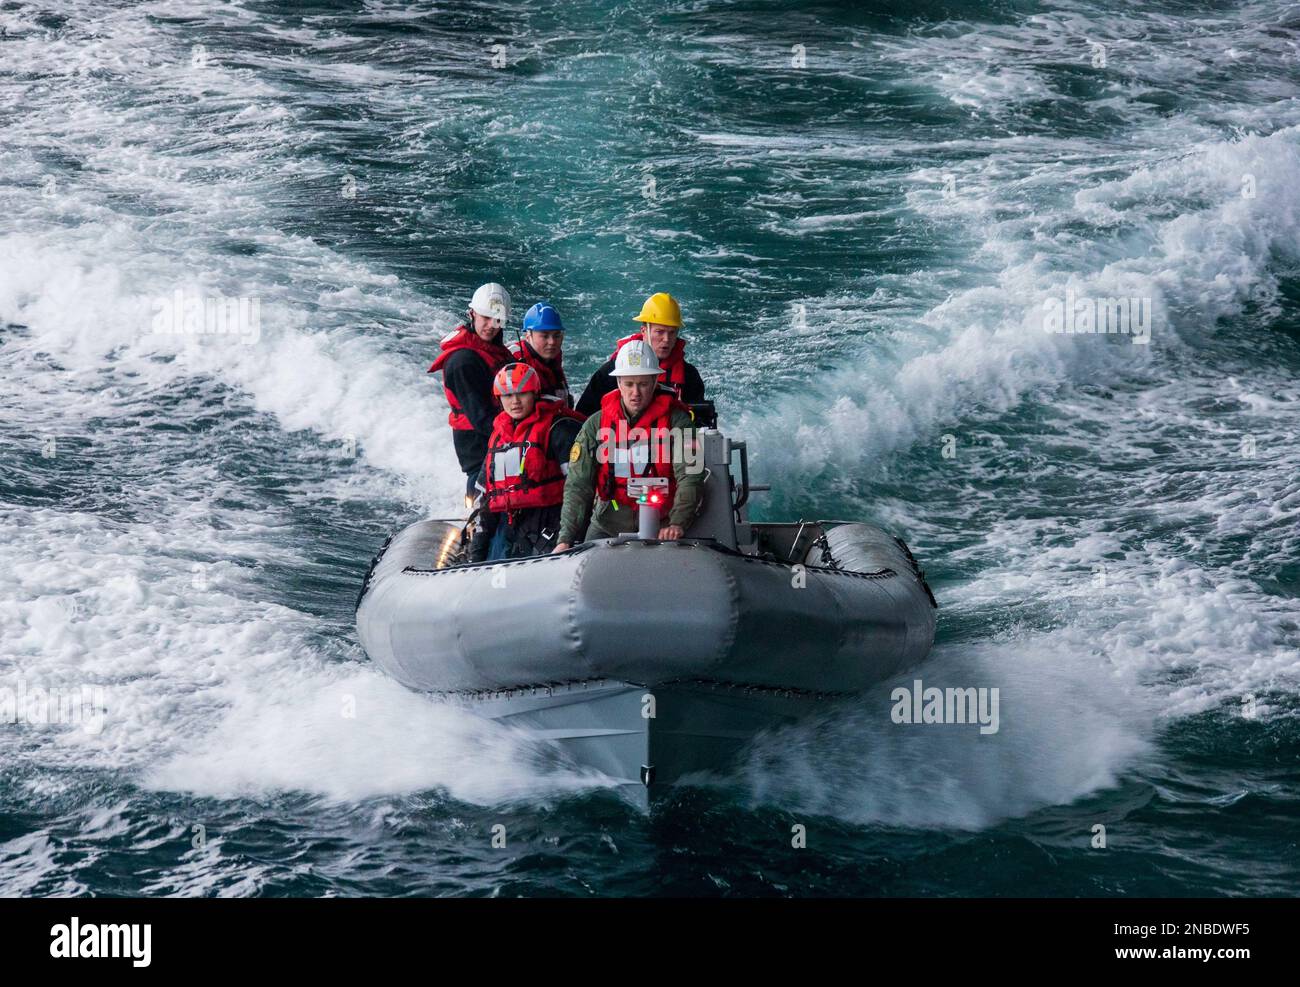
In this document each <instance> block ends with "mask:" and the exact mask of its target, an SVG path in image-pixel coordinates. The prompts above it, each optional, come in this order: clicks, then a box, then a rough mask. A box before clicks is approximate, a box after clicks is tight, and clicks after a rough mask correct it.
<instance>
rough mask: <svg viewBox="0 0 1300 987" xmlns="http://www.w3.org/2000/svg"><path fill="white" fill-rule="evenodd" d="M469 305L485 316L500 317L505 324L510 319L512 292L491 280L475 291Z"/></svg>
mask: <svg viewBox="0 0 1300 987" xmlns="http://www.w3.org/2000/svg"><path fill="white" fill-rule="evenodd" d="M469 307H470V308H471V309H473V310H474V311H475V312H477V313H478V314H479V315H481V316H483V317H484V318H488V319H500V320H501V324H502V325H503V326H504V325H505V324H506V323H507V322H509V321H510V292H508V291H506V290H505V288H503V287H501V285H499V284H497V283H496V282H495V281H489V282H488V283H487V284H485V285H482V286H480V287H479V289H478V290H477V291H475V292H474V297H473V298H471V299H470V300H469Z"/></svg>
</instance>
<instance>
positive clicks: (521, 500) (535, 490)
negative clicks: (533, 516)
mask: <svg viewBox="0 0 1300 987" xmlns="http://www.w3.org/2000/svg"><path fill="white" fill-rule="evenodd" d="M557 418H575V419H578V420H581V416H580V415H578V414H577V413H576V412H572V411H569V409H568V408H565V407H564V406H563V405H561V404H560V403H559V402H558V401H538V402H537V404H536V406H535V407H534V408H533V413H532V414H531V415H529V416H528V417H527V418H524V419H521V420H520V421H515V420H514V419H513V418H511V417H510V416H509V415H508V414H507V413H506V412H504V411H503V412H501V414H499V415H497V418H496V421H495V422H494V423H493V428H492V438H491V439H490V440H488V451H487V459H486V461H485V462H486V465H487V498H488V509H489V510H491V511H494V512H496V513H501V512H506V513H514V512H515V511H521V510H526V509H528V508H531V507H551V506H553V505H555V504H559V503H561V502H562V501H563V500H564V472H563V471H562V470H561V469H560V464H559V463H558V462H557V461H556V460H554V459H552V458H551V457H550V456H549V455H548V453H547V450H549V449H550V442H551V426H553V425H554V424H555V420H556V419H557Z"/></svg>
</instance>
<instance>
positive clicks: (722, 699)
mask: <svg viewBox="0 0 1300 987" xmlns="http://www.w3.org/2000/svg"><path fill="white" fill-rule="evenodd" d="M700 439H701V443H702V446H703V452H704V456H703V463H704V466H705V468H706V470H707V472H706V477H705V490H704V508H703V509H702V511H701V514H700V516H699V517H698V518H697V520H696V521H695V523H694V524H692V526H691V527H690V528H689V529H688V531H687V533H686V534H687V536H686V537H685V538H684V539H682V540H680V541H675V542H665V541H658V540H657V539H654V538H641V537H638V536H631V535H627V536H622V537H619V538H615V539H607V540H598V541H594V542H587V543H583V544H580V545H577V546H575V547H574V548H572V549H570V550H568V551H566V552H563V553H560V554H557V555H546V556H538V557H534V558H526V559H513V560H503V561H497V562H485V563H473V564H467V563H465V562H463V559H464V544H465V538H464V536H465V531H464V527H463V524H461V523H457V522H448V521H437V520H429V521H421V522H418V523H416V524H413V525H411V526H410V527H408V528H406V529H404V530H403V531H401V532H399V533H397V534H396V535H394V536H393V537H392V538H391V539H390V540H389V542H388V543H386V544H385V546H384V548H383V549H382V550H381V551H380V554H379V555H378V556H377V557H376V559H375V562H374V563H373V564H372V566H371V569H370V572H369V573H368V574H367V576H366V580H365V583H364V585H363V587H362V591H361V596H360V599H359V602H358V607H357V629H358V634H359V636H360V639H361V643H362V645H363V646H364V647H365V649H366V652H367V653H368V654H369V655H370V657H371V659H372V660H373V661H374V662H375V663H376V664H378V665H379V666H380V667H381V668H383V669H384V670H385V671H386V672H387V673H388V674H390V675H392V676H393V677H394V678H395V679H397V680H398V681H399V682H402V683H403V684H405V685H407V686H409V687H410V688H412V689H417V690H421V691H425V692H430V693H438V694H441V695H443V696H446V697H449V698H451V699H453V700H454V701H457V702H461V703H465V704H467V705H469V706H471V707H472V708H474V709H476V710H477V711H479V712H480V713H482V714H484V715H487V716H490V717H492V718H494V719H500V720H504V721H506V722H509V723H511V724H513V725H516V726H519V727H523V728H526V729H528V730H530V731H531V732H533V733H534V734H536V735H539V736H541V737H543V738H546V739H548V740H552V741H555V742H556V743H558V744H559V745H560V747H561V748H562V749H563V751H564V753H566V754H567V755H568V756H570V757H571V758H572V759H573V760H574V761H575V762H576V763H577V764H579V765H581V766H583V767H588V768H595V769H598V770H599V771H601V772H603V773H604V774H606V775H608V776H610V777H611V778H613V779H615V780H616V781H618V782H623V783H627V784H629V785H634V786H636V788H637V789H638V790H642V789H646V788H650V787H652V786H653V787H655V788H658V787H660V786H663V785H666V784H669V783H672V782H674V781H677V780H679V779H681V778H683V777H684V776H686V775H690V774H693V773H696V772H701V771H718V770H725V769H726V767H727V765H728V763H729V762H730V761H732V759H733V758H734V757H735V756H736V754H737V753H738V752H739V751H740V749H741V748H742V747H743V746H744V745H745V744H746V743H747V742H748V741H749V740H751V739H752V738H753V737H754V736H755V735H756V734H757V733H759V732H760V731H762V730H765V729H770V728H773V727H776V726H780V725H782V724H785V723H788V722H791V721H793V720H795V719H797V718H799V717H801V716H804V715H806V714H808V713H810V712H812V711H814V710H816V709H818V708H819V707H823V706H825V705H826V704H827V703H828V702H829V701H832V700H834V699H835V698H836V697H843V696H848V695H851V694H853V693H855V692H859V691H861V690H862V689H864V688H866V687H867V686H869V685H871V684H872V683H874V682H877V681H879V680H880V679H882V678H885V677H888V676H890V675H893V674H894V673H896V672H898V671H900V670H902V669H904V668H906V667H908V666H910V665H913V664H915V663H917V662H919V661H920V660H921V659H923V658H924V657H925V655H926V654H927V652H928V651H929V649H930V646H931V644H932V642H933V639H934V629H935V604H934V599H933V597H932V595H931V594H930V590H929V587H928V586H926V584H925V580H924V576H923V574H922V573H921V571H920V570H919V569H918V567H917V565H916V562H915V560H914V559H913V557H912V555H911V553H910V551H909V550H908V548H907V546H906V545H904V544H903V542H902V541H901V540H899V539H897V538H894V537H892V536H890V535H889V534H887V533H886V532H884V531H882V530H881V529H880V528H877V527H875V526H873V525H868V524H858V523H852V522H833V521H818V522H796V523H790V524H762V523H752V524H751V523H750V522H749V521H748V520H747V516H746V511H745V506H746V501H747V500H748V497H749V493H750V491H751V490H755V489H760V488H757V487H750V485H749V483H748V467H747V462H746V450H745V446H744V443H739V442H734V441H732V440H729V439H727V438H726V437H725V436H723V435H722V434H721V433H720V432H718V431H717V430H716V429H704V430H701V432H700ZM737 454H739V458H740V466H741V469H740V476H741V478H740V481H739V482H737V481H736V479H735V478H734V477H733V476H732V471H731V465H732V462H733V460H734V459H735V458H736V456H737ZM643 510H644V508H643ZM656 529H657V523H652V524H651V525H650V526H649V527H648V529H647V530H656Z"/></svg>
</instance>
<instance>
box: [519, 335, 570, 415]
mask: <svg viewBox="0 0 1300 987" xmlns="http://www.w3.org/2000/svg"><path fill="white" fill-rule="evenodd" d="M510 354H511V356H512V357H513V358H514V360H515V362H517V363H526V364H528V366H530V367H532V368H533V369H534V370H536V371H537V376H538V377H539V378H540V379H541V381H542V397H543V398H544V399H546V400H548V401H559V402H561V403H562V404H563V405H564V406H565V407H568V408H572V407H573V395H572V394H570V393H569V381H568V379H567V378H566V377H565V375H564V358H563V356H561V357H560V358H559V359H557V360H554V361H547V360H543V359H542V358H541V357H540V356H538V354H537V351H536V350H535V349H533V348H532V347H531V346H529V345H528V344H527V343H526V342H524V341H523V340H522V339H521V340H519V342H517V343H511V344H510Z"/></svg>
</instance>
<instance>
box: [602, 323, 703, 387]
mask: <svg viewBox="0 0 1300 987" xmlns="http://www.w3.org/2000/svg"><path fill="white" fill-rule="evenodd" d="M634 339H645V336H644V334H642V333H639V332H634V333H632V335H630V336H624V337H623V338H622V339H620V340H619V341H618V342H617V343H615V344H614V352H613V353H611V354H610V355H609V359H610V360H612V359H614V358H615V357H616V356H618V351H619V350H621V349H622V348H623V347H624V346H625V345H627V344H628V343H630V342H632V340H634ZM646 345H647V346H648V345H649V343H647V344H646ZM659 369H661V370H663V371H664V375H663V376H662V377H660V378H659V383H661V384H667V385H668V386H669V387H671V388H672V389H673V390H674V391H676V392H677V396H678V397H679V398H680V397H681V396H682V388H683V387H684V386H685V385H686V340H684V339H682V337H681V336H678V337H677V342H676V343H674V344H673V351H672V352H671V353H669V354H668V357H667V359H664V360H660V361H659Z"/></svg>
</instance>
